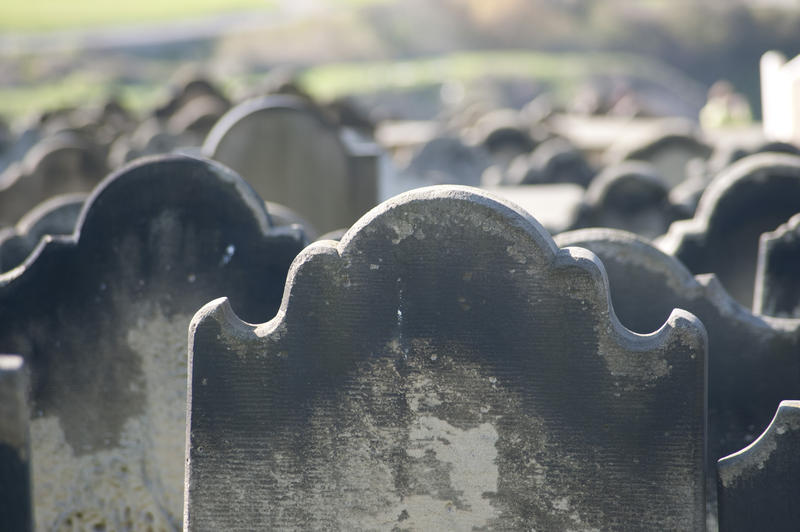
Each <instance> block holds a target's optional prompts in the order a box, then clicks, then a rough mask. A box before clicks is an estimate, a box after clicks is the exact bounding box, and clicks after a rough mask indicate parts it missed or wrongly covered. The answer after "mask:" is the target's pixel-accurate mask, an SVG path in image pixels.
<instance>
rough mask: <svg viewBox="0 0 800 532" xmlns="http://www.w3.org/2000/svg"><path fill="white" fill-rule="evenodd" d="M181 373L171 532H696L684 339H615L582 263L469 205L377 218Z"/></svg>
mask: <svg viewBox="0 0 800 532" xmlns="http://www.w3.org/2000/svg"><path fill="white" fill-rule="evenodd" d="M190 353H191V354H190V356H191V361H190V364H191V366H192V375H191V381H190V413H189V415H190V419H189V423H190V428H189V431H188V433H189V434H190V436H189V438H190V441H189V445H188V455H187V460H188V471H187V480H186V482H187V484H186V486H187V491H186V494H187V497H188V498H187V513H186V515H187V518H188V521H187V525H188V528H189V530H231V531H232V530H254V529H265V530H266V529H287V528H291V529H302V530H322V529H325V530H373V529H384V530H388V529H416V530H475V529H497V530H523V529H524V530H529V529H533V528H535V529H537V530H565V529H579V530H587V529H616V530H631V529H654V530H655V529H692V530H701V529H702V528H703V522H704V510H703V506H704V473H703V456H704V431H705V421H704V420H705V389H704V385H705V332H704V330H703V327H702V325H701V324H700V322H699V321H698V320H697V319H696V318H695V317H694V316H692V315H690V314H688V313H686V312H684V311H680V310H676V311H675V312H673V313H672V314H671V316H670V317H669V318H668V319H667V320H666V324H665V325H664V326H663V328H662V329H661V331H660V332H659V333H658V334H656V335H653V336H650V337H641V336H637V335H633V334H631V333H630V332H629V331H627V330H626V329H624V328H623V327H621V326H620V324H619V322H618V321H616V319H615V318H614V317H613V315H612V314H611V313H610V307H609V300H608V293H607V290H606V280H605V274H604V273H603V268H602V265H601V264H600V263H599V262H598V261H597V259H596V257H595V256H594V255H593V254H591V253H590V252H587V251H586V250H583V249H577V248H572V249H562V250H559V249H558V248H556V247H555V245H554V244H553V241H552V240H551V238H550V237H549V236H548V235H547V233H546V232H545V231H544V229H543V228H542V227H541V226H540V225H539V224H538V223H537V222H536V221H535V220H534V219H533V218H531V217H530V215H528V214H526V213H525V212H524V211H522V210H521V209H519V208H517V207H515V206H513V205H511V204H507V203H504V202H502V201H501V200H498V199H493V198H492V197H491V196H488V195H485V193H482V192H480V191H477V190H476V189H469V188H464V187H452V186H439V187H431V188H424V189H419V190H415V191H412V192H409V193H406V194H403V195H401V196H398V197H396V198H394V199H392V200H389V201H387V202H385V203H383V204H382V205H381V206H379V207H377V208H376V209H373V210H372V211H370V213H368V214H367V215H366V216H364V217H363V218H362V219H361V220H359V221H358V222H357V223H356V225H355V226H353V227H352V228H351V229H350V231H348V232H347V234H345V235H344V237H343V238H342V240H341V241H340V242H339V243H336V242H332V241H330V240H328V241H321V242H317V243H315V244H312V245H311V246H309V247H308V248H306V249H305V250H304V251H303V253H302V254H301V255H299V256H298V257H297V259H296V260H295V262H294V264H293V265H292V268H291V270H290V273H289V277H288V279H287V288H286V292H285V296H284V300H283V303H282V306H281V310H280V312H279V313H278V314H277V316H275V318H273V319H272V320H271V321H269V322H266V323H263V324H260V325H249V324H247V323H243V322H242V321H240V319H239V318H238V317H237V316H236V314H235V313H234V312H233V311H232V310H231V308H230V306H229V305H228V303H227V301H226V300H225V299H221V300H217V301H214V302H212V303H209V304H208V305H207V306H205V307H204V308H203V309H202V310H200V311H199V312H198V314H197V315H196V316H195V318H194V320H193V322H192V325H191V328H190ZM611 487H613V489H611Z"/></svg>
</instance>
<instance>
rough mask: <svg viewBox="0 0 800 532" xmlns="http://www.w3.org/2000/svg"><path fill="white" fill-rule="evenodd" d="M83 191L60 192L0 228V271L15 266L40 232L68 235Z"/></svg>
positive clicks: (81, 201)
mask: <svg viewBox="0 0 800 532" xmlns="http://www.w3.org/2000/svg"><path fill="white" fill-rule="evenodd" d="M86 197H87V195H86V194H82V193H76V194H61V195H59V196H54V197H52V198H50V199H47V200H45V201H43V202H42V203H40V204H39V205H37V206H36V207H34V208H33V209H31V210H30V211H28V213H27V214H26V215H25V216H23V217H22V218H20V220H19V222H17V225H15V226H14V227H9V228H7V229H3V230H0V272H7V271H8V270H10V269H12V268H14V267H16V266H19V265H20V264H22V263H23V262H24V261H25V258H26V257H27V256H28V255H30V254H31V252H32V251H33V249H34V248H35V247H36V245H37V244H38V243H39V240H41V239H42V237H43V236H44V235H69V234H72V232H73V231H74V230H75V222H76V221H77V219H78V215H79V214H80V212H81V208H83V202H84V201H85V200H86Z"/></svg>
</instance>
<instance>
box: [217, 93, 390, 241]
mask: <svg viewBox="0 0 800 532" xmlns="http://www.w3.org/2000/svg"><path fill="white" fill-rule="evenodd" d="M203 153H204V154H205V155H206V156H208V157H210V158H212V159H215V160H217V161H220V162H222V163H223V164H226V165H228V166H230V167H231V168H233V169H234V170H236V171H237V172H239V174H241V175H242V177H244V178H245V179H246V180H247V181H248V182H249V183H250V184H251V185H252V186H253V187H254V188H255V189H256V191H257V192H258V193H259V194H261V195H262V196H263V197H265V198H269V199H270V200H271V201H276V202H278V203H281V204H283V205H286V206H287V207H289V208H291V209H294V210H295V211H297V212H298V213H300V215H301V216H303V217H304V218H307V219H308V220H309V221H310V222H311V223H312V224H314V227H316V228H317V229H318V230H319V231H330V230H332V229H336V228H339V227H343V226H349V225H350V224H352V223H353V222H354V221H355V220H357V219H358V218H359V216H361V215H362V214H363V213H364V212H366V211H367V210H369V209H370V208H372V207H373V206H374V205H375V203H376V201H377V158H376V157H373V158H371V159H370V160H371V162H372V167H371V168H372V172H371V173H370V172H365V171H363V168H361V169H360V171H358V172H354V171H353V168H352V165H353V164H355V162H361V163H363V161H351V155H350V153H349V152H348V150H347V148H346V146H345V143H344V142H343V140H342V138H341V136H340V131H339V129H338V128H336V127H334V126H333V125H332V124H330V123H329V122H328V121H327V120H326V119H325V117H323V116H322V115H321V114H320V113H319V112H317V111H316V110H314V109H312V108H311V107H310V106H309V105H308V104H307V103H306V102H304V101H303V100H301V99H299V98H297V97H294V96H286V95H280V96H266V97H263V98H257V99H253V100H249V101H246V102H244V103H241V104H239V105H237V106H236V107H234V108H233V109H231V110H230V111H228V112H227V113H226V114H225V115H224V116H223V117H222V118H221V119H220V121H219V122H218V123H217V124H216V125H215V126H214V128H213V129H212V130H211V132H210V133H209V135H208V137H207V138H206V141H205V144H204V145H203ZM364 191H366V192H368V193H367V194H365V193H364ZM369 192H371V193H369Z"/></svg>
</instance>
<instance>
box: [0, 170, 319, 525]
mask: <svg viewBox="0 0 800 532" xmlns="http://www.w3.org/2000/svg"><path fill="white" fill-rule="evenodd" d="M304 243H305V242H304V237H303V235H302V234H301V233H299V232H298V230H296V229H292V228H273V227H271V224H270V220H269V217H268V213H267V211H266V210H265V208H264V202H263V201H262V200H261V199H260V198H259V197H258V196H257V195H256V194H255V192H254V191H253V190H252V189H251V188H250V187H249V186H248V185H247V184H246V183H245V182H244V180H242V179H241V178H240V177H239V176H237V175H236V174H235V173H233V172H232V171H230V170H228V169H227V168H225V167H223V166H222V165H220V164H218V163H215V162H212V161H206V160H200V159H192V158H188V157H181V156H170V157H158V158H151V159H145V160H140V161H137V162H135V163H133V164H131V165H129V166H127V167H125V168H123V169H121V170H120V171H118V172H117V173H115V174H113V175H112V176H110V177H109V178H108V179H106V180H105V181H104V182H103V183H101V184H100V185H99V186H98V187H97V188H96V189H95V190H94V191H93V192H92V195H91V196H90V197H89V199H88V200H87V201H86V203H85V205H84V209H83V211H82V212H81V215H80V217H79V221H78V224H77V227H76V230H75V232H74V234H72V235H69V236H55V237H54V236H48V237H46V239H45V243H44V245H40V246H39V247H37V249H36V251H35V252H34V255H33V256H31V257H30V258H29V259H28V260H27V261H26V263H25V265H24V267H22V268H16V269H14V270H12V271H11V272H8V273H6V274H1V275H0V345H2V346H3V348H4V349H6V350H12V352H16V353H20V354H21V355H23V356H24V357H25V358H26V361H27V362H28V364H29V369H30V372H31V378H32V397H31V400H32V403H33V416H32V420H31V433H32V449H33V492H34V500H35V508H36V515H35V518H36V522H37V527H36V528H37V530H60V529H63V528H67V529H80V530H85V529H88V530H122V529H126V528H132V529H138V528H142V529H143V528H145V527H151V528H152V529H153V530H179V529H180V528H181V515H182V514H181V507H182V494H183V456H184V438H185V418H184V416H185V404H186V336H187V330H188V326H189V321H190V319H191V316H192V314H193V313H194V312H195V311H196V310H197V309H198V308H200V306H201V305H203V304H204V303H206V302H208V301H209V300H211V299H213V298H215V297H220V296H223V295H224V296H229V297H230V298H231V301H232V302H233V305H234V306H235V307H236V309H237V312H239V313H241V314H242V315H243V316H245V317H246V318H247V319H256V318H259V317H261V316H265V315H272V314H274V313H275V312H276V311H277V309H278V305H279V303H280V299H281V294H282V293H283V287H284V282H285V277H286V273H287V271H288V268H289V265H290V263H291V261H292V259H293V258H294V257H295V255H296V254H297V253H298V252H299V251H300V250H301V249H302V247H303V245H304ZM92 527H94V528H92Z"/></svg>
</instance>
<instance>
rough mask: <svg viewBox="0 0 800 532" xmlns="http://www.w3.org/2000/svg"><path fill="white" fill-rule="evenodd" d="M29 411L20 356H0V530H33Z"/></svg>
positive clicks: (22, 363) (25, 382) (26, 387)
mask: <svg viewBox="0 0 800 532" xmlns="http://www.w3.org/2000/svg"><path fill="white" fill-rule="evenodd" d="M28 410H29V404H28V374H27V371H26V368H25V364H24V362H23V360H22V357H20V356H17V355H0V530H9V531H11V530H15V531H16V530H19V531H20V532H29V531H31V530H33V520H32V519H31V510H32V508H31V484H30V463H31V458H30V457H31V455H30V441H29V438H28V416H29V413H28Z"/></svg>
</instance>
